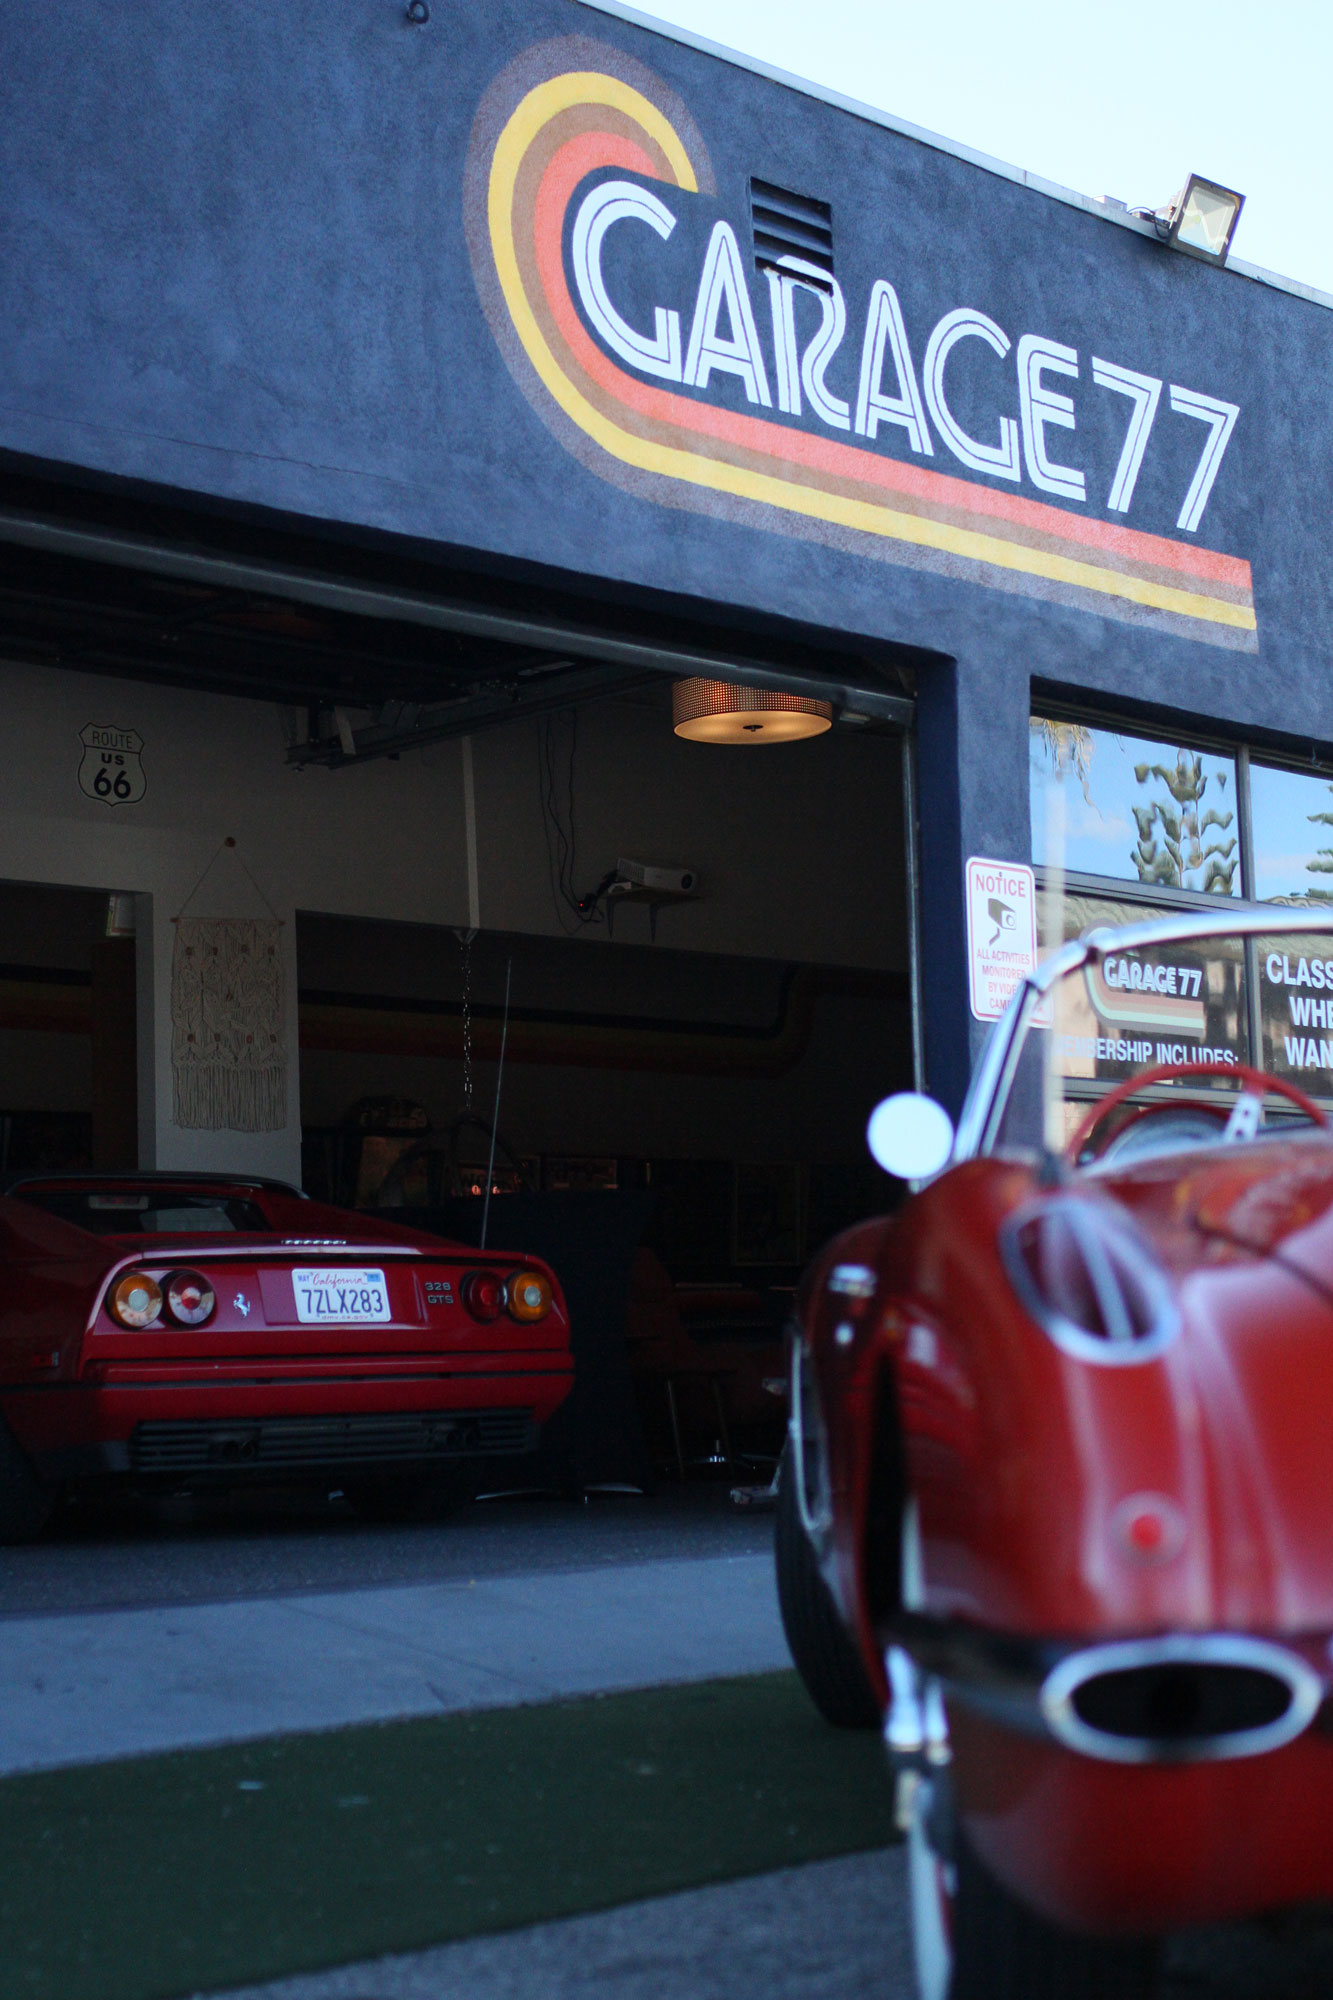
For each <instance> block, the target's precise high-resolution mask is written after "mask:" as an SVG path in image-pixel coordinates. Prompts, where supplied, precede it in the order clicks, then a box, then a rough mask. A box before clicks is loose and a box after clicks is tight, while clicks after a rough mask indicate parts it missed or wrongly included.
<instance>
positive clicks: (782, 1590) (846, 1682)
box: [774, 1452, 880, 1729]
mask: <svg viewBox="0 0 1333 2000" xmlns="http://www.w3.org/2000/svg"><path fill="white" fill-rule="evenodd" d="M796 1477H797V1475H796V1468H795V1466H794V1464H793V1463H792V1458H791V1454H790V1452H785V1453H784V1454H783V1459H782V1468H781V1471H780V1473H779V1476H778V1513H777V1525H776V1528H775V1531H774V1553H775V1556H776V1561H777V1573H778V1609H779V1610H780V1611H781V1613H782V1629H783V1631H784V1632H785V1633H786V1635H787V1644H788V1646H789V1648H790V1649H791V1656H792V1659H793V1661H794V1662H795V1665H796V1671H797V1673H798V1674H799V1675H800V1676H801V1679H802V1681H803V1682H804V1683H805V1689H806V1692H807V1694H808V1695H809V1696H810V1699H811V1701H813V1703H814V1705H815V1707H816V1708H817V1709H818V1710H819V1712H820V1714H821V1715H822V1716H823V1718H824V1720H825V1721H826V1722H831V1723H832V1724H833V1726H834V1727H835V1728H836V1729H878V1728H879V1725H880V1704H879V1699H878V1697H877V1696H876V1694H875V1690H874V1688H873V1687H872V1686H871V1684H870V1680H869V1677H868V1676H867V1674H866V1670H865V1667H864V1665H863V1663H862V1660H861V1655H860V1653H859V1652H858V1651H857V1649H856V1645H855V1642H854V1641H853V1639H852V1637H851V1635H850V1633H849V1632H848V1630H847V1628H846V1626H845V1625H844V1624H843V1622H842V1619H841V1618H840V1617H839V1615H838V1608H837V1606H836V1605H835V1604H834V1602H833V1598H832V1596H831V1594H830V1592H829V1587H828V1585H827V1584H826V1583H825V1581H824V1579H823V1577H822V1576H821V1575H820V1573H819V1564H818V1562H817V1560H816V1558H815V1552H814V1550H813V1549H812V1548H811V1546H810V1539H809V1536H808V1535H807V1534H806V1532H805V1529H804V1528H803V1527H802V1526H801V1515H800V1509H799V1506H798V1504H797V1495H796Z"/></svg>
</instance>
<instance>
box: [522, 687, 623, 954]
mask: <svg viewBox="0 0 1333 2000" xmlns="http://www.w3.org/2000/svg"><path fill="white" fill-rule="evenodd" d="M567 713H568V716H569V757H568V762H567V764H566V767H565V770H564V772H563V784H562V773H561V770H560V744H559V738H558V733H557V732H558V726H559V722H560V717H559V716H545V717H543V718H542V720H541V721H540V722H539V723H538V725H537V763H538V777H539V791H540V797H541V807H542V833H543V837H544V840H545V844H546V872H547V880H548V882H549V884H550V889H551V900H552V902H553V903H554V905H555V912H556V916H557V917H558V918H559V920H560V928H561V929H562V930H563V931H564V933H565V935H566V937H574V936H576V935H577V933H578V931H579V930H580V929H581V928H582V927H583V926H584V925H587V924H601V923H605V922H606V916H605V913H604V911H603V910H602V908H601V900H602V897H603V896H604V894H605V893H606V890H607V888H608V886H609V885H610V883H612V882H614V880H615V871H614V869H613V870H612V871H611V873H610V874H609V875H606V876H605V877H603V879H602V881H601V882H600V883H599V884H598V885H597V887H596V889H594V890H592V891H591V892H590V893H589V894H588V895H585V896H580V895H579V894H578V892H577V890H576V889H575V887H574V880H575V868H576V866H577V859H576V857H577V847H578V834H577V828H576V823H575V812H574V773H575V760H576V758H577V754H578V729H579V718H578V710H577V709H570V710H568V711H567ZM562 790H563V793H564V797H563V799H562V798H561V792H562ZM570 917H572V918H573V919H574V921H573V924H572V925H571V924H570V922H569V921H568V920H569V918H570Z"/></svg>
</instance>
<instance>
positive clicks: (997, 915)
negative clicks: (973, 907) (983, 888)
mask: <svg viewBox="0 0 1333 2000" xmlns="http://www.w3.org/2000/svg"><path fill="white" fill-rule="evenodd" d="M988 907H989V910H990V920H991V922H992V923H993V924H994V926H995V936H994V937H993V938H991V939H990V940H989V941H988V942H987V945H986V949H987V951H989V950H990V948H991V945H993V944H996V943H998V942H999V938H1000V933H1001V932H1002V931H1012V930H1015V929H1016V928H1017V926H1018V918H1017V916H1016V915H1015V913H1014V911H1013V909H1012V908H1011V907H1010V905H1009V904H1008V903H1005V902H1002V901H1001V900H1000V898H999V897H998V896H992V897H991V899H990V903H989V905H988Z"/></svg>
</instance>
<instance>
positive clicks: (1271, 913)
mask: <svg viewBox="0 0 1333 2000" xmlns="http://www.w3.org/2000/svg"><path fill="white" fill-rule="evenodd" d="M1277 932H1280V933H1281V934H1282V935H1283V936H1318V935H1321V934H1322V935H1323V936H1326V937H1330V938H1333V907H1321V908H1319V909H1291V908H1289V907H1288V906H1287V905H1285V904H1276V905H1274V904H1268V905H1264V906H1256V905H1253V904H1251V905H1250V906H1249V907H1248V908H1246V909H1240V910H1238V909H1236V908H1235V907H1234V906H1233V907H1232V908H1230V909H1227V910H1225V911H1222V910H1219V911H1217V912H1214V911H1212V910H1200V911H1198V912H1197V913H1196V914H1194V915H1190V914H1189V913H1187V912H1185V911H1183V910H1182V911H1181V912H1180V913H1179V915H1173V916H1169V917H1153V918H1151V919H1149V920H1147V921H1145V922H1144V923H1141V924H1121V925H1118V926H1116V927H1115V928H1114V929H1111V928H1108V927H1107V926H1105V925H1099V926H1098V927H1097V928H1096V929H1095V930H1090V931H1088V932H1086V933H1085V934H1084V936H1082V937H1080V938H1074V939H1072V940H1071V941H1070V942H1069V943H1068V944H1065V945H1062V946H1061V947H1060V949H1059V950H1058V951H1054V952H1052V953H1051V955H1050V957H1049V958H1045V959H1043V960H1042V961H1041V963H1040V965H1037V966H1035V967H1034V968H1033V970H1032V971H1031V972H1029V973H1027V974H1026V975H1025V976H1024V978H1023V979H1022V980H1021V981H1020V982H1019V984H1018V986H1017V987H1016V988H1015V990H1014V995H1013V998H1012V999H1011V1000H1010V1002H1009V1005H1008V1007H1007V1008H1006V1009H1005V1011H1004V1013H1003V1014H1002V1015H1001V1016H1000V1019H999V1020H998V1021H997V1022H996V1023H995V1026H994V1027H993V1028H992V1030H991V1032H990V1036H989V1038H988V1040H987V1042H986V1046H985V1048H984V1049H983V1050H982V1053H981V1058H980V1060H979V1061H978V1063H977V1066H976V1069H975V1070H974V1072H973V1075H972V1083H971V1087H970V1088H969V1090H968V1093H967V1097H966V1100H965V1102H964V1104H963V1109H962V1112H961V1114H960V1115H959V1119H958V1129H957V1132H956V1134H955V1137H954V1148H953V1155H952V1158H953V1162H954V1164H957V1163H958V1162H960V1161H962V1160H972V1159H976V1158H978V1157H979V1156H980V1155H982V1154H985V1153H989V1152H990V1151H991V1149H992V1148H993V1146H994V1143H995V1139H996V1135H997V1133H998V1132H999V1129H1000V1123H1001V1120H1002V1119H1003V1117H1004V1113H1005V1108H1006V1106H1007V1104H1008V1101H1009V1094H1010V1091H1011V1090H1012V1088H1013V1082H1014V1077H1015V1075H1016V1073H1017V1070H1018V1064H1019V1059H1020V1057H1021V1055H1022V1053H1023V1048H1024V1046H1025V1044H1026V1042H1027V1038H1028V1034H1029V1032H1030V1030H1031V1027H1032V1021H1033V1016H1034V1014H1035V1013H1036V1010H1037V1008H1038V1007H1039V1006H1040V1005H1041V1003H1042V1001H1043V1000H1045V998H1046V997H1047V995H1048V994H1049V993H1050V992H1051V991H1052V990H1053V989H1054V988H1055V987H1056V986H1057V985H1058V984H1059V983H1060V981H1061V980H1062V979H1066V978H1068V977H1069V975H1070V974H1071V973H1077V972H1080V971H1082V969H1083V968H1084V967H1085V966H1087V965H1096V964H1100V963H1101V961H1102V960H1103V959H1105V958H1107V957H1108V956H1110V955H1111V954H1113V953H1119V952H1134V951H1145V950H1151V949H1152V948H1153V947H1154V946H1157V945H1164V944H1191V943H1194V942H1196V941H1199V940H1207V939H1209V938H1224V939H1227V940H1244V939H1246V938H1260V937H1269V936H1271V935H1273V934H1274V933H1277Z"/></svg>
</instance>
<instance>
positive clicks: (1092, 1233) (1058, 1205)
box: [1003, 1195, 1177, 1361]
mask: <svg viewBox="0 0 1333 2000" xmlns="http://www.w3.org/2000/svg"><path fill="white" fill-rule="evenodd" d="M1003 1242H1004V1250H1005V1258H1006V1262H1007V1263H1008V1265H1009V1270H1010V1275H1011V1276H1012V1278H1013V1280H1014V1286H1015V1289H1016V1290H1017V1292H1018V1294H1019V1297H1020V1298H1021V1299H1022V1301H1023V1303H1024V1305H1025V1306H1026V1307H1027V1308H1028V1310H1029V1311H1030V1312H1031V1314H1032V1315H1033V1317H1034V1318H1035V1319H1036V1320H1038V1321H1039V1322H1040V1324H1041V1325H1042V1326H1043V1327H1044V1328H1045V1330H1046V1332H1047V1333H1048V1334H1050V1336H1051V1338H1052V1339H1053V1340H1054V1341H1055V1342H1056V1344H1057V1345H1058V1346H1061V1347H1064V1348H1065V1349H1066V1350H1068V1351H1069V1352H1072V1353H1077V1354H1079V1355H1080V1356H1081V1357H1082V1358H1083V1359H1085V1360H1096V1361H1143V1360H1147V1359H1148V1358H1149V1356H1150V1355H1152V1354H1156V1353H1158V1352H1159V1351H1160V1349H1161V1348H1162V1347H1163V1346H1164V1345H1165V1343H1166V1341H1167V1340H1169V1339H1170V1337H1171V1335H1172V1334H1173V1333H1174V1331H1175V1328H1176V1322H1177V1316H1176V1311H1175V1307H1174V1305H1173V1303H1172V1300H1171V1295H1170V1291H1169V1289H1168V1287H1167V1283H1166V1280H1165V1278H1164V1277H1163V1276H1162V1274H1161V1272H1160V1271H1159V1270H1158V1269H1157V1266H1156V1265H1155V1264H1154V1262H1153V1260H1152V1257H1151V1255H1150V1253H1149V1251H1148V1248H1147V1246H1146V1245H1145V1244H1144V1243H1143V1242H1142V1241H1141V1240H1140V1239H1139V1238H1138V1237H1137V1236H1136V1235H1135V1234H1134V1233H1133V1232H1132V1231H1131V1229H1130V1228H1129V1226H1128V1225H1127V1224H1125V1223H1122V1222H1121V1221H1120V1220H1119V1219H1118V1218H1117V1217H1115V1216H1114V1215H1113V1214H1107V1213H1106V1212H1105V1211H1104V1210H1103V1209H1101V1208H1099V1207H1097V1206H1095V1205H1094V1204H1093V1203H1092V1202H1090V1201H1087V1200H1084V1199H1082V1198H1080V1197H1078V1196H1073V1195H1065V1196H1061V1197H1057V1198H1056V1199H1055V1200H1053V1201H1049V1202H1045V1203H1043V1204H1042V1205H1041V1206H1040V1207H1037V1208H1031V1209H1029V1210H1027V1211H1026V1213H1025V1214H1021V1215H1018V1216H1016V1217H1014V1218H1013V1220H1012V1221H1011V1222H1010V1223H1009V1225H1008V1227H1007V1229H1006V1231H1005V1234H1004V1238H1003Z"/></svg>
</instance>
